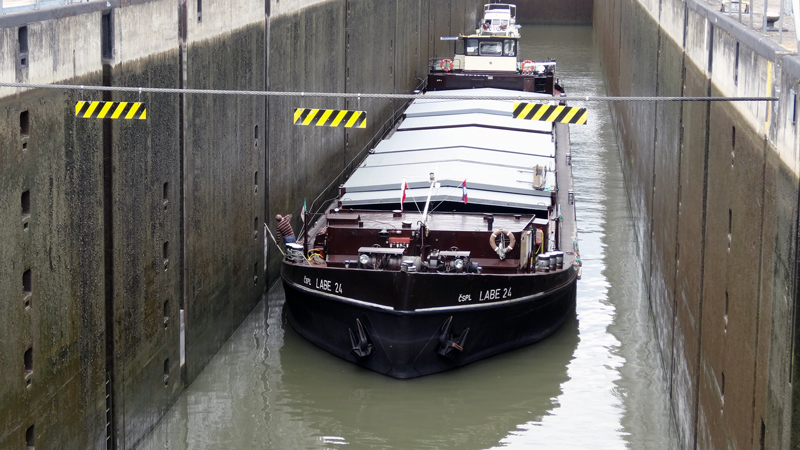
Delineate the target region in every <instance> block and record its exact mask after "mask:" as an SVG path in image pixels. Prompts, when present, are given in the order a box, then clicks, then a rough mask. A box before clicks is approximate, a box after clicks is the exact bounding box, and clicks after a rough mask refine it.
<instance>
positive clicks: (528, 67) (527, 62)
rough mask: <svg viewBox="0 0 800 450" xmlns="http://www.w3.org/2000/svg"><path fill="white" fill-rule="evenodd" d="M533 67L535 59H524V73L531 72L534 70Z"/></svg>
mask: <svg viewBox="0 0 800 450" xmlns="http://www.w3.org/2000/svg"><path fill="white" fill-rule="evenodd" d="M533 67H534V66H533V61H531V60H530V59H526V60H525V61H522V72H523V73H531V72H533Z"/></svg>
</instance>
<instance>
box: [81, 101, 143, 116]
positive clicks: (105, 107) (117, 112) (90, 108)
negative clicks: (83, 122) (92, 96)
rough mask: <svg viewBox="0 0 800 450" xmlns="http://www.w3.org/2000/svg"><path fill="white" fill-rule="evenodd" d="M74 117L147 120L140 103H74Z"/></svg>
mask: <svg viewBox="0 0 800 450" xmlns="http://www.w3.org/2000/svg"><path fill="white" fill-rule="evenodd" d="M75 117H80V118H83V119H140V120H144V119H147V108H145V105H144V103H142V102H84V101H80V102H78V103H75Z"/></svg>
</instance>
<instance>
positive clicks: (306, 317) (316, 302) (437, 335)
mask: <svg viewBox="0 0 800 450" xmlns="http://www.w3.org/2000/svg"><path fill="white" fill-rule="evenodd" d="M350 274H353V275H358V277H359V279H360V280H361V283H363V284H364V285H365V286H368V287H370V289H372V290H375V291H376V292H377V291H386V290H388V291H389V292H392V297H394V298H395V299H396V300H397V301H398V303H401V304H402V303H407V300H404V299H405V298H407V297H409V296H411V297H414V296H415V294H416V296H419V292H422V291H429V293H430V295H431V296H432V297H433V296H437V295H438V294H439V292H438V291H439V290H438V289H437V286H438V285H439V284H438V283H436V282H437V281H443V282H442V283H441V284H442V285H444V286H445V288H447V285H450V288H452V283H461V280H463V281H465V282H466V281H467V280H466V277H465V276H464V275H460V276H459V275H456V276H453V275H436V274H417V276H419V275H423V276H424V278H423V277H419V278H418V280H419V281H424V284H423V283H419V282H415V281H417V280H415V279H414V275H411V276H409V274H407V273H404V272H369V271H362V270H341V269H339V270H337V269H329V268H328V269H324V268H310V267H308V266H305V267H298V266H293V265H290V264H284V265H283V268H282V272H281V277H282V281H283V286H284V291H285V293H286V305H287V307H288V313H289V314H288V315H289V322H290V323H291V324H292V326H293V327H294V328H295V330H297V331H298V333H300V334H301V335H302V336H304V337H305V338H306V339H308V340H309V341H311V342H312V343H314V344H315V345H317V346H319V347H320V348H322V349H324V350H326V351H328V352H330V353H332V354H334V355H336V356H338V357H340V358H343V359H345V360H347V361H350V362H352V363H354V364H358V365H359V366H362V367H365V368H367V369H370V370H373V371H375V372H378V373H381V374H385V375H388V376H391V377H394V378H401V379H405V378H414V377H419V376H423V375H428V374H433V373H437V372H443V371H446V370H450V369H454V368H457V367H460V366H463V365H466V364H469V363H472V362H474V361H477V360H480V359H483V358H486V357H489V356H492V355H495V354H498V353H502V352H505V351H508V350H512V349H515V348H518V347H521V346H524V345H528V344H532V343H534V342H537V341H539V340H542V339H544V338H545V337H547V336H548V335H550V334H552V333H553V332H554V331H556V330H557V329H558V328H559V327H560V326H561V325H562V324H563V323H564V321H565V320H566V319H567V318H568V317H569V316H570V314H573V315H574V310H575V286H576V279H577V275H576V273H575V271H574V270H572V269H571V268H570V269H567V270H564V271H561V272H558V273H554V274H551V275H549V276H547V275H544V276H542V275H527V276H526V275H522V276H520V275H511V276H508V275H507V276H502V275H475V276H471V278H472V279H471V280H469V282H468V284H469V285H470V286H471V288H472V289H478V292H485V291H492V290H495V287H496V286H498V283H500V284H502V283H506V284H509V283H513V284H514V285H515V286H518V287H516V288H510V289H518V290H517V291H516V294H515V297H514V298H511V299H508V300H503V299H495V300H487V301H486V302H472V303H470V304H469V305H466V306H463V305H454V306H439V307H434V308H428V309H417V310H398V309H393V308H391V307H389V306H386V305H381V304H379V303H373V302H368V301H364V300H355V299H352V298H348V297H344V296H340V295H336V294H333V293H327V292H320V291H318V290H316V289H314V286H313V285H312V286H309V285H308V284H309V283H308V281H307V280H309V279H314V280H316V279H320V278H324V279H327V280H330V279H334V280H336V279H339V280H345V282H346V280H347V278H346V276H347V275H350ZM372 275H374V277H373V276H372ZM425 275H427V276H425ZM343 277H344V278H343ZM454 277H456V278H454ZM457 277H461V280H459V279H458V278H457ZM371 278H372V279H371ZM409 279H410V280H409ZM389 282H391V283H390V284H387V283H389ZM543 283H544V284H543ZM525 285H529V286H542V285H545V286H547V287H546V288H545V289H544V290H533V289H531V290H529V292H521V291H520V290H519V289H520V287H519V286H525ZM393 287H394V288H393ZM398 287H400V288H399V289H398ZM483 287H485V288H486V289H485V291H481V289H482V288H483ZM440 289H441V288H440ZM378 296H379V297H380V295H378ZM384 303H385V302H384ZM359 323H360V324H361V327H362V328H363V330H364V331H363V336H364V337H365V338H366V341H367V343H368V345H362V346H361V350H362V351H361V353H369V354H368V355H366V356H357V355H356V353H359V351H358V350H357V351H353V347H354V345H353V341H352V338H351V333H352V335H353V336H354V337H355V339H356V341H358V340H359ZM361 340H362V341H363V338H362V339H361ZM459 344H460V345H459ZM459 347H461V348H463V349H461V348H459Z"/></svg>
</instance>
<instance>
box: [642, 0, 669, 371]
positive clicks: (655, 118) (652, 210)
mask: <svg viewBox="0 0 800 450" xmlns="http://www.w3.org/2000/svg"><path fill="white" fill-rule="evenodd" d="M656 20H657V23H658V24H659V27H658V35H657V37H656V45H657V46H658V47H657V48H656V70H655V84H656V90H655V96H656V97H658V94H659V88H660V83H659V71H658V69H659V64H660V63H661V26H660V25H661V0H659V1H658V18H657V19H656ZM658 106H659V102H653V145H652V151H653V153H652V163H651V166H650V172H651V173H650V183H651V185H650V236H649V238H648V239H647V246H648V247H649V250H648V252H647V255H648V257H649V258H650V261H648V265H649V266H650V269H649V270H648V273H649V275H650V280H649V283H648V285H649V288H648V289H647V300H648V302H650V310H651V311H656V308H655V307H654V306H655V305H653V289H652V286H653V249H654V247H655V245H654V241H655V228H654V224H655V215H656V214H655V207H656V206H655V205H656V154H657V151H656V146H657V145H658ZM653 330H654V331H655V333H656V336H658V337H659V338H660V339H659V341H661V340H663V339H664V336H660V333H659V329H658V327H657V326H656V327H653ZM670 359H671V358H670ZM666 360H667V358H666V355H661V366H662V367H663V368H664V369H665V370H666V366H665V364H666V362H665V361H666ZM668 378H669V379H671V378H672V374H669V375H668Z"/></svg>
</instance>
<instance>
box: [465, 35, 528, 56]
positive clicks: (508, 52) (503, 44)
mask: <svg viewBox="0 0 800 450" xmlns="http://www.w3.org/2000/svg"><path fill="white" fill-rule="evenodd" d="M465 41H466V42H465V47H466V49H465V50H466V54H467V55H468V56H517V41H516V40H515V39H503V40H502V41H500V40H481V39H474V38H470V39H465ZM459 47H460V46H458V45H457V46H456V54H461V53H460V52H459V50H460V48H459Z"/></svg>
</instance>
